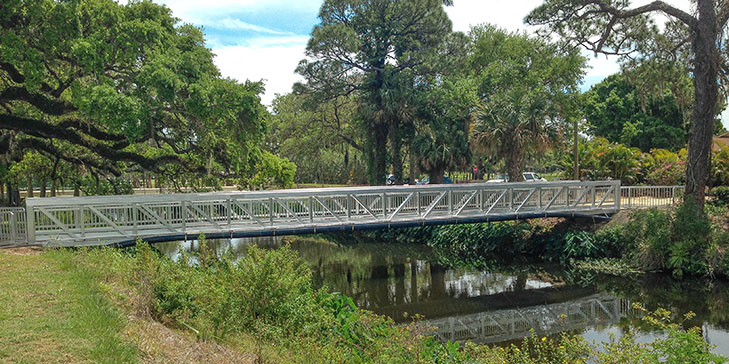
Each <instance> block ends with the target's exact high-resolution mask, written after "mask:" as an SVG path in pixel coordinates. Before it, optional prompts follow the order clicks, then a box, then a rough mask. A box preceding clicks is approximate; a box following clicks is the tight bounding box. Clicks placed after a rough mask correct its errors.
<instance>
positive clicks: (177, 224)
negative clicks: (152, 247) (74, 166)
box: [26, 181, 620, 246]
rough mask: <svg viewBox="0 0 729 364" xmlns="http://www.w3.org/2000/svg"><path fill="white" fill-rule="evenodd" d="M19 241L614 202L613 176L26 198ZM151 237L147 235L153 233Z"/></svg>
mask: <svg viewBox="0 0 729 364" xmlns="http://www.w3.org/2000/svg"><path fill="white" fill-rule="evenodd" d="M26 208H27V219H28V225H29V226H32V227H33V228H32V229H30V230H29V231H28V241H30V242H39V243H40V242H42V243H44V244H52V245H55V246H79V245H99V244H110V243H119V242H130V241H134V240H136V239H137V238H142V239H146V240H149V241H162V240H182V239H186V238H187V236H191V237H195V236H196V234H199V233H205V234H206V235H208V236H210V237H218V238H222V237H236V236H237V237H243V236H257V235H258V236H260V235H284V234H304V233H312V232H314V233H315V232H321V231H327V229H330V230H334V229H339V230H344V229H346V230H350V229H351V230H354V229H358V228H378V227H385V228H386V227H390V226H416V225H421V224H422V225H425V224H428V223H434V222H436V223H441V224H446V223H465V222H480V221H495V220H506V219H518V218H529V217H539V216H567V215H579V214H590V215H598V214H610V213H614V212H617V211H618V210H619V209H620V182H619V181H603V182H548V183H505V184H459V185H430V186H428V185H426V186H394V187H349V188H321V189H301V190H280V191H255V192H236V193H206V194H177V195H156V196H151V195H148V196H135V195H131V196H104V197H76V198H34V199H28V200H27V201H26ZM155 239H156V240H155Z"/></svg>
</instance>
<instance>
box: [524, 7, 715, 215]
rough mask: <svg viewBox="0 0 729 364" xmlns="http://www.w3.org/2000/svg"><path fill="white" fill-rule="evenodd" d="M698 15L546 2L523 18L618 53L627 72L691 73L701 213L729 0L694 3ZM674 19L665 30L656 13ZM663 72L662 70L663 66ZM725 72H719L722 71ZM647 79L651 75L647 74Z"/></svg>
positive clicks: (690, 188) (692, 175)
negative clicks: (648, 67)
mask: <svg viewBox="0 0 729 364" xmlns="http://www.w3.org/2000/svg"><path fill="white" fill-rule="evenodd" d="M692 3H693V4H695V6H696V11H695V14H689V13H687V12H685V11H683V10H681V9H678V8H676V7H674V6H671V5H669V4H667V3H665V2H663V1H652V2H650V3H648V4H646V5H643V6H638V7H634V8H631V7H630V1H628V0H545V2H544V4H542V5H541V6H539V7H538V8H536V9H534V10H533V11H532V12H531V13H530V14H529V15H528V16H527V17H526V19H525V21H526V22H527V23H529V24H532V25H545V26H546V27H547V29H548V30H550V31H552V32H554V33H556V34H558V35H560V36H561V37H563V38H564V39H567V40H569V41H572V42H574V43H576V44H579V45H581V46H584V47H585V48H587V49H589V50H591V51H594V52H596V53H598V52H599V53H605V54H613V55H620V56H622V57H623V60H624V61H625V64H626V66H628V67H632V68H635V66H636V65H638V64H645V63H651V64H653V65H658V66H659V67H656V69H657V70H658V71H659V72H653V73H652V74H653V75H652V77H654V78H656V79H659V80H660V79H665V78H664V77H662V76H669V77H671V76H674V74H672V73H669V74H661V72H662V71H663V70H672V69H676V68H679V66H680V68H683V69H682V70H679V73H681V74H689V73H690V74H691V75H693V84H694V94H693V98H694V103H693V111H692V116H691V129H690V132H689V141H688V151H689V156H688V162H687V163H688V167H687V168H686V198H687V199H690V200H693V201H695V202H696V203H697V205H698V206H700V207H703V204H704V199H705V198H704V191H705V188H706V186H707V183H708V181H709V177H710V175H711V142H712V134H713V132H714V125H715V124H714V122H715V119H716V116H717V114H718V100H719V92H720V86H722V90H721V91H722V93H724V94H726V86H729V84H728V83H727V81H729V79H727V72H726V70H727V69H729V64H728V63H727V51H726V48H725V47H724V46H723V44H724V42H723V41H724V40H725V39H724V37H725V36H726V34H727V33H726V26H727V20H729V2H727V1H716V0H695V1H692ZM659 13H660V14H664V15H667V16H668V17H669V18H670V21H669V22H667V23H666V25H665V27H664V29H663V30H662V31H661V29H659V27H657V26H656V25H655V22H654V21H653V19H652V18H651V15H653V14H659ZM661 66H663V67H661ZM720 70H722V71H721V72H720ZM644 75H647V74H644Z"/></svg>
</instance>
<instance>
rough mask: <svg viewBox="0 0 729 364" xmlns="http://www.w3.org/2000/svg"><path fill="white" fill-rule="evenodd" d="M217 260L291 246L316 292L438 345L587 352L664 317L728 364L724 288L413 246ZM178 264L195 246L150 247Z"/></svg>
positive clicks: (728, 296)
mask: <svg viewBox="0 0 729 364" xmlns="http://www.w3.org/2000/svg"><path fill="white" fill-rule="evenodd" d="M209 243H212V244H214V247H215V249H216V250H217V251H219V252H224V251H230V252H231V253H232V254H233V255H234V256H236V257H241V256H244V255H245V254H246V251H247V249H248V247H249V246H250V245H251V244H256V245H258V246H260V247H263V248H267V249H277V248H279V247H281V246H282V245H283V244H289V245H290V247H291V248H292V249H293V250H296V251H297V252H298V253H299V255H300V256H301V258H302V259H303V260H304V261H305V262H306V263H307V264H308V265H309V267H310V268H311V270H312V274H313V280H314V284H315V286H316V287H317V288H319V287H327V289H328V290H329V291H331V292H341V293H343V294H346V295H347V296H349V297H352V299H353V300H354V302H355V303H356V304H357V306H358V307H360V308H364V309H368V310H371V311H374V312H376V313H379V314H384V315H388V316H390V317H391V318H393V320H395V321H396V322H409V321H411V320H412V317H413V316H414V315H420V316H422V317H423V319H424V321H425V322H426V323H427V324H428V325H429V326H431V327H432V328H433V330H434V332H435V335H436V336H437V337H439V338H440V339H441V340H452V341H466V340H468V341H474V342H480V343H491V344H500V345H505V344H509V343H512V342H517V341H519V340H521V338H523V337H524V336H526V335H529V334H530V332H532V330H533V331H534V332H536V333H537V334H540V335H556V334H559V333H561V332H565V331H569V332H572V333H575V334H578V335H581V336H583V337H584V338H586V339H587V340H589V341H591V342H596V343H600V342H607V341H609V340H611V337H616V338H619V337H620V336H621V335H622V334H623V333H625V332H627V331H628V330H631V329H640V332H639V334H638V335H637V340H638V341H639V342H649V341H652V340H654V339H655V338H656V337H661V336H662V335H663V333H662V332H660V331H655V330H653V329H651V328H649V327H647V325H645V324H643V323H642V320H641V319H640V315H639V314H638V313H637V312H634V310H633V309H632V304H633V303H642V304H643V305H644V306H645V307H646V308H648V309H650V310H653V309H655V308H658V307H663V308H665V309H668V310H670V311H672V312H673V313H674V315H675V317H676V318H677V320H680V318H681V317H682V316H683V314H685V313H687V312H689V311H691V312H694V313H695V314H696V317H695V318H694V319H692V320H691V321H688V322H685V323H684V325H685V326H686V327H693V326H698V327H701V328H702V332H703V335H704V337H705V338H706V339H707V341H708V342H709V343H711V344H713V345H716V349H715V350H714V352H716V353H717V354H722V355H725V356H729V283H728V282H723V281H710V280H701V279H683V280H674V279H672V278H671V277H669V276H664V275H643V276H639V277H635V278H616V277H609V276H598V275H591V274H587V273H584V272H577V271H564V270H560V268H559V267H548V266H525V265H520V266H515V267H509V268H501V269H491V270H485V271H484V270H476V269H470V268H448V267H446V266H443V265H441V264H438V258H437V256H435V254H434V253H433V251H432V250H430V249H429V248H428V247H426V246H421V245H397V244H364V243H358V244H351V245H339V244H335V243H331V242H328V241H324V240H321V239H311V238H306V237H288V238H260V239H232V240H217V241H213V242H209ZM156 247H157V248H158V249H159V250H161V251H162V252H164V253H165V254H167V255H168V256H170V257H171V258H173V259H176V258H178V257H179V256H180V253H181V252H183V251H189V250H196V249H197V248H198V245H197V242H176V243H161V244H156Z"/></svg>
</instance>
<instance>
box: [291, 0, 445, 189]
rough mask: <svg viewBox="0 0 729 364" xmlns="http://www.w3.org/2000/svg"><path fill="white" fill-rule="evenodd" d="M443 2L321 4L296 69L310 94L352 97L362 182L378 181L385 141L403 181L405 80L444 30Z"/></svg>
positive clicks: (433, 50) (336, 0)
mask: <svg viewBox="0 0 729 364" xmlns="http://www.w3.org/2000/svg"><path fill="white" fill-rule="evenodd" d="M449 3H450V1H443V0H408V1H405V0H395V1H393V0H326V1H324V4H322V7H321V10H320V13H319V18H320V20H321V23H320V24H318V25H316V26H315V27H314V30H313V31H312V37H311V39H310V40H309V44H308V45H307V57H309V58H310V60H304V61H302V62H301V64H300V65H299V68H298V72H299V73H300V74H302V75H303V76H304V77H305V78H306V81H307V84H306V85H305V87H302V88H303V89H306V90H307V91H308V92H310V93H318V94H320V95H325V96H324V97H336V96H342V95H350V94H355V95H357V96H358V97H359V98H360V105H359V110H358V113H359V115H360V117H359V119H360V120H361V122H362V124H361V127H362V130H363V131H364V135H365V138H366V144H367V145H366V148H365V151H366V153H367V158H368V164H369V167H368V172H369V181H370V183H371V184H383V183H384V177H385V173H386V167H387V156H388V153H387V151H388V148H387V144H388V139H389V142H390V149H389V150H390V153H389V154H390V158H391V160H392V165H393V172H394V174H395V176H396V178H397V179H398V180H399V179H401V178H402V160H401V157H400V148H401V140H402V139H401V138H402V134H401V133H400V130H399V128H400V127H401V125H402V124H403V123H404V122H405V121H404V120H403V116H406V115H407V114H408V113H409V112H410V111H411V108H410V107H409V105H408V102H407V97H408V96H409V94H408V92H407V90H409V89H410V88H411V87H412V84H408V83H407V82H408V81H409V80H411V79H412V77H411V76H410V75H406V76H402V77H401V73H403V72H412V71H413V70H414V69H415V68H417V67H418V66H420V65H422V64H423V63H425V62H426V61H427V60H428V59H429V58H432V57H437V56H438V53H437V50H438V49H439V47H441V46H442V45H443V41H444V39H445V37H446V36H447V35H448V34H450V33H451V22H450V20H449V19H448V16H447V14H446V12H445V10H444V9H443V6H444V4H446V5H447V4H449Z"/></svg>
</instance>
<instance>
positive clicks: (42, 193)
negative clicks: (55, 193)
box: [40, 178, 48, 197]
mask: <svg viewBox="0 0 729 364" xmlns="http://www.w3.org/2000/svg"><path fill="white" fill-rule="evenodd" d="M47 188H48V181H46V179H45V178H44V179H43V180H41V187H40V197H46V189H47Z"/></svg>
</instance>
